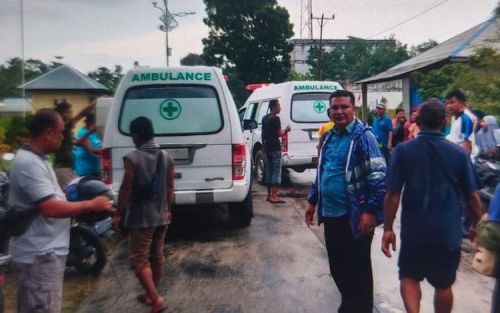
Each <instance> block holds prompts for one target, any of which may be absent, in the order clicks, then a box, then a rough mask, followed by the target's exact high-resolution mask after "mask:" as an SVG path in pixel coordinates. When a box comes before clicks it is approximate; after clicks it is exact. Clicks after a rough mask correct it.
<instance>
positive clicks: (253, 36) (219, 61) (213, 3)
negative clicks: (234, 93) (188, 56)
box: [203, 0, 293, 84]
mask: <svg viewBox="0 0 500 313" xmlns="http://www.w3.org/2000/svg"><path fill="white" fill-rule="evenodd" d="M204 2H205V5H206V12H207V18H205V19H204V23H205V24H206V25H207V26H208V27H209V34H208V37H207V38H204V39H203V46H204V49H203V58H204V59H205V60H206V61H207V63H208V64H210V65H216V66H222V67H223V68H225V69H228V68H234V70H235V72H234V73H235V74H236V76H237V77H238V79H239V80H240V81H242V82H243V83H244V84H249V83H259V82H282V81H285V80H286V79H287V78H288V77H289V73H290V67H291V64H290V53H291V51H292V45H291V43H290V40H289V39H290V38H291V37H292V36H293V30H292V28H293V25H292V24H291V23H290V21H289V20H290V16H289V14H288V11H287V10H286V9H285V8H283V7H280V6H278V5H277V1H276V0H253V1H245V0H204Z"/></svg>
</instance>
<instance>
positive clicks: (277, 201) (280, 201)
mask: <svg viewBox="0 0 500 313" xmlns="http://www.w3.org/2000/svg"><path fill="white" fill-rule="evenodd" d="M269 202H271V203H273V204H274V203H286V201H285V200H282V199H277V200H269Z"/></svg>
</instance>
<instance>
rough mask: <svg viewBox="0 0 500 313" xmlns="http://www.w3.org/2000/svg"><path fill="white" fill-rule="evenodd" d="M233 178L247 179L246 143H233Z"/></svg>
mask: <svg viewBox="0 0 500 313" xmlns="http://www.w3.org/2000/svg"><path fill="white" fill-rule="evenodd" d="M232 150H233V153H232V154H233V180H242V179H245V168H246V148H245V144H233V145H232Z"/></svg>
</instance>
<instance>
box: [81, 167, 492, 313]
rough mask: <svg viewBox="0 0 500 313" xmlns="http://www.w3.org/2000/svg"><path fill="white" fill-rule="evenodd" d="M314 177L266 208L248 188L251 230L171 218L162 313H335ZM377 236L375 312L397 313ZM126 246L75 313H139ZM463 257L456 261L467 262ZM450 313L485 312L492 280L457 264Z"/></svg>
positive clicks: (211, 213) (193, 217)
mask: <svg viewBox="0 0 500 313" xmlns="http://www.w3.org/2000/svg"><path fill="white" fill-rule="evenodd" d="M313 176H314V171H306V172H305V173H302V174H297V173H294V172H291V184H289V185H288V187H287V188H286V189H285V190H284V196H286V199H287V204H280V205H272V204H270V203H268V202H266V201H265V189H264V188H263V187H262V186H258V185H255V186H254V207H255V217H254V219H253V221H252V225H251V226H250V227H248V228H244V229H234V228H232V227H231V226H230V224H229V222H228V220H227V213H226V212H225V210H224V209H223V208H222V207H190V208H184V209H183V210H182V211H178V212H177V214H176V215H175V223H174V225H173V226H172V228H171V229H170V230H169V234H168V244H167V254H168V263H167V266H166V272H165V275H164V277H163V280H162V284H161V292H162V294H164V295H166V300H167V303H168V305H169V309H168V310H167V312H197V313H198V312H213V313H233V312H234V313H237V312H238V313H239V312H245V313H246V312H259V313H260V312H265V313H268V312H270V313H271V312H272V313H274V312H276V313H281V312H283V313H285V312H286V313H288V312H318V313H321V312H336V308H337V307H338V305H339V294H338V291H337V289H336V287H335V285H334V283H333V280H332V279H331V277H330V275H329V271H328V261H327V256H326V250H325V248H324V238H323V234H322V228H321V227H313V228H311V229H308V228H307V227H306V226H305V225H304V222H303V210H304V207H305V196H306V193H307V190H308V187H309V185H310V182H311V180H312V179H313ZM381 235H382V229H380V228H379V229H377V230H376V232H375V238H374V240H373V246H372V258H373V266H374V281H375V303H376V308H375V309H374V312H383V313H399V312H404V307H403V304H402V301H401V298H400V296H399V282H398V279H397V265H396V260H397V258H394V257H393V259H391V260H388V259H387V258H385V257H384V256H383V255H382V253H381V252H380V250H379V246H380V239H381ZM126 249H127V247H126V245H124V246H123V247H122V248H121V249H119V250H118V251H117V252H116V253H115V256H114V259H113V260H112V262H111V265H112V266H108V267H107V268H106V270H105V272H104V274H103V275H102V277H101V279H100V282H99V286H98V288H97V290H96V292H94V293H93V295H92V296H91V297H90V298H89V299H88V301H87V303H86V304H85V305H84V306H83V307H82V308H81V310H80V312H82V313H83V312H89V313H90V312H92V313H99V312H121V313H126V312H144V311H146V310H147V307H145V306H142V305H141V304H139V303H138V302H137V301H136V300H135V297H136V295H137V294H139V292H140V288H139V285H138V283H137V280H136V278H135V277H134V276H133V275H132V273H131V272H130V271H129V270H128V264H127V251H126ZM470 257H471V256H470V254H468V253H466V252H464V253H463V259H464V260H465V261H466V259H468V258H470ZM454 289H455V294H456V295H457V296H456V304H455V309H454V312H457V313H462V312H464V313H465V312H467V313H474V312H488V311H489V303H490V296H491V289H492V280H491V279H488V278H484V277H481V276H480V275H478V274H476V273H474V272H473V271H471V269H470V265H469V264H468V262H462V265H461V268H460V272H459V275H458V279H457V283H456V285H455V288H454ZM432 311H433V309H432V293H431V288H430V286H428V285H426V284H424V290H423V300H422V312H423V313H426V312H432Z"/></svg>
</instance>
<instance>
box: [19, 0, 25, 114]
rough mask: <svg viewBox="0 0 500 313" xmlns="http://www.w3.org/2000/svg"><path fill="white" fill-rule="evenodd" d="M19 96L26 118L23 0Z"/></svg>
mask: <svg viewBox="0 0 500 313" xmlns="http://www.w3.org/2000/svg"><path fill="white" fill-rule="evenodd" d="M20 9H21V97H22V99H23V118H26V89H25V88H24V83H25V81H24V80H25V78H24V75H25V74H24V1H23V0H21V7H20Z"/></svg>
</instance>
